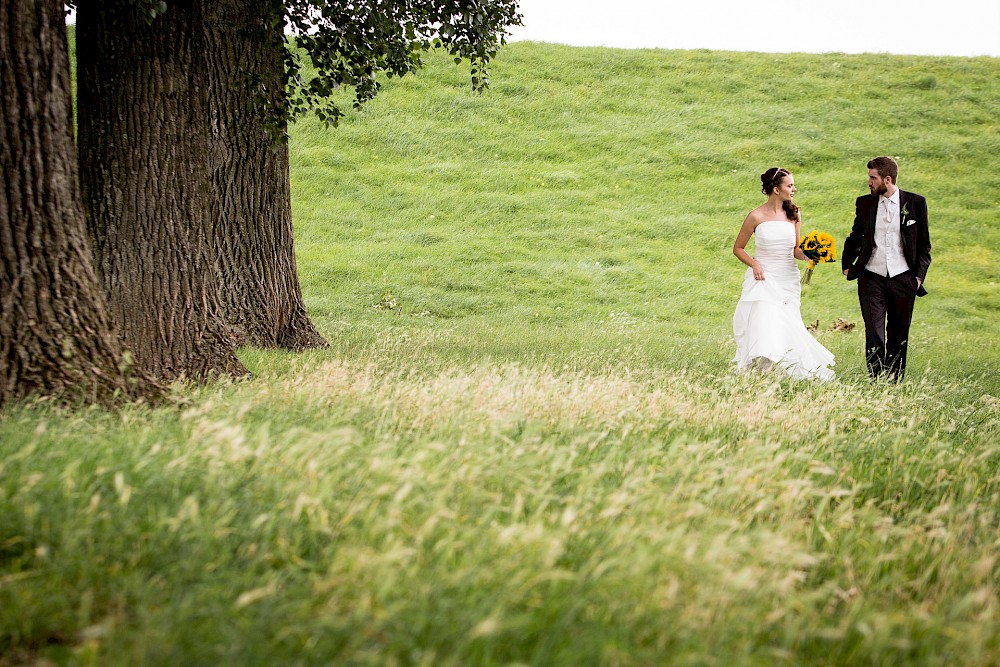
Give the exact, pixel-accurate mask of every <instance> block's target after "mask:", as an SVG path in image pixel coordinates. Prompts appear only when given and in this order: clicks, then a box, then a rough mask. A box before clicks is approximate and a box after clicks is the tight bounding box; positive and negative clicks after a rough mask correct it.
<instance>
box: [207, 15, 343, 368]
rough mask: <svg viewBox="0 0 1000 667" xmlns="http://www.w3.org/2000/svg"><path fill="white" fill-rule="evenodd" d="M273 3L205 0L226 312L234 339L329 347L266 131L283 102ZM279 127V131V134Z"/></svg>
mask: <svg viewBox="0 0 1000 667" xmlns="http://www.w3.org/2000/svg"><path fill="white" fill-rule="evenodd" d="M282 9H283V8H282V4H281V2H280V1H279V0H270V1H268V0H206V11H207V17H206V18H207V26H208V38H209V44H208V48H207V52H208V54H209V68H208V73H209V88H208V89H209V101H210V104H211V119H212V143H211V167H212V181H213V184H214V191H215V200H214V208H213V211H212V213H213V215H212V222H213V227H212V234H211V237H210V238H211V240H212V243H213V246H214V250H215V252H216V270H217V273H218V277H219V281H220V283H221V284H222V285H225V289H224V290H223V292H222V296H221V299H222V306H223V319H224V320H225V322H226V324H227V326H228V327H229V328H230V331H231V332H232V334H233V336H234V340H235V341H236V344H238V345H254V346H257V347H283V348H288V349H292V350H303V349H307V348H315V347H326V346H327V343H326V341H325V340H324V339H323V337H322V336H320V334H319V332H318V331H316V328H315V327H314V326H313V324H312V322H311V321H310V319H309V316H308V315H307V314H306V309H305V304H304V303H303V301H302V290H301V288H300V286H299V278H298V272H297V269H296V265H295V250H294V247H293V243H292V209H291V195H290V191H289V178H288V144H287V143H286V142H284V141H281V142H278V141H276V140H275V132H273V131H269V129H268V125H267V121H268V107H269V106H270V107H274V106H279V107H281V106H283V105H284V89H285V73H284V61H283V52H284V51H283V50H284V35H283V34H282V31H281V23H280V22H279V21H277V19H278V18H280V17H281V12H282ZM279 134H280V133H279Z"/></svg>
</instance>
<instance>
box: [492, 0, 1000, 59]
mask: <svg viewBox="0 0 1000 667" xmlns="http://www.w3.org/2000/svg"><path fill="white" fill-rule="evenodd" d="M519 5H520V10H521V13H522V14H523V15H524V26H523V27H520V28H515V29H514V30H513V31H512V35H511V37H510V39H511V41H515V40H535V41H539V42H557V43H560V44H572V45H574V46H615V47H625V48H643V47H659V48H666V49H721V50H728V51H767V52H809V53H826V52H830V51H839V52H844V53H909V54H920V55H951V56H979V55H989V56H997V57H1000V0H896V1H895V2H878V1H877V0H876V1H873V0H790V1H783V2H766V1H765V2H760V1H754V0H700V1H698V0H694V1H692V0H520V2H519Z"/></svg>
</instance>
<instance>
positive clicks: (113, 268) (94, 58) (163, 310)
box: [77, 0, 246, 380]
mask: <svg viewBox="0 0 1000 667" xmlns="http://www.w3.org/2000/svg"><path fill="white" fill-rule="evenodd" d="M205 46H206V45H205V39H204V16H203V11H202V3H201V0H171V1H170V2H169V3H168V5H167V10H166V11H165V12H164V13H162V14H159V15H158V16H157V17H156V18H155V19H153V20H152V21H151V22H150V21H148V20H146V19H145V18H144V17H143V16H142V15H140V13H139V10H138V9H137V8H136V7H135V3H134V2H130V1H129V0H89V2H86V3H84V2H81V3H80V5H79V8H78V13H77V62H78V71H79V85H78V98H79V105H80V109H79V125H80V165H81V182H82V187H83V201H84V208H85V210H86V213H87V227H88V231H89V232H90V235H91V237H92V239H93V240H94V247H95V253H96V255H97V270H98V272H99V274H100V276H101V279H102V281H103V284H104V288H105V291H106V293H107V295H108V299H109V302H110V308H111V315H112V317H113V319H114V322H115V324H116V325H117V326H118V328H119V330H120V331H121V332H122V336H123V338H124V341H125V343H126V345H127V346H128V347H129V348H130V349H132V350H133V351H134V352H135V355H136V359H137V361H138V362H139V364H140V365H141V367H142V368H145V369H148V370H149V372H150V373H152V374H153V375H155V376H156V377H159V378H163V379H165V380H172V379H174V378H177V377H185V376H186V377H190V378H195V379H201V378H205V377H207V376H210V375H212V374H216V373H226V374H234V375H243V374H245V373H246V369H245V368H244V367H243V365H242V364H241V363H240V362H239V361H238V360H237V359H236V357H235V355H234V354H233V348H232V345H231V343H230V341H229V340H228V338H227V332H226V329H225V326H224V324H223V322H222V320H221V319H220V313H221V308H220V302H219V284H218V281H217V278H216V275H215V270H214V257H213V255H212V252H211V244H210V243H209V234H210V233H211V229H212V225H211V210H212V193H211V187H212V185H211V172H210V170H209V164H208V142H209V126H208V110H209V106H208V87H207V80H208V79H207V69H206V67H207V55H206V52H205Z"/></svg>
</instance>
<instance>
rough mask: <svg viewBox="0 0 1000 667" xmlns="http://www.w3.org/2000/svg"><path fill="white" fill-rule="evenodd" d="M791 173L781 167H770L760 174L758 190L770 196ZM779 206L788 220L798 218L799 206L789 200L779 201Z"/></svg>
mask: <svg viewBox="0 0 1000 667" xmlns="http://www.w3.org/2000/svg"><path fill="white" fill-rule="evenodd" d="M789 174H791V172H790V171H788V170H787V169H782V168H781V167H771V168H770V169H768V170H767V171H765V172H764V173H763V174H761V175H760V191H761V192H763V193H764V194H765V195H767V196H769V197H770V196H771V193H772V192H774V189H775V188H777V187H780V186H781V183H782V182H783V181H784V180H785V176H788V175H789ZM781 208H782V209H783V210H784V211H785V215H787V216H788V219H789V220H798V219H799V207H798V206H796V205H795V204H793V203H792V202H790V201H783V202H781Z"/></svg>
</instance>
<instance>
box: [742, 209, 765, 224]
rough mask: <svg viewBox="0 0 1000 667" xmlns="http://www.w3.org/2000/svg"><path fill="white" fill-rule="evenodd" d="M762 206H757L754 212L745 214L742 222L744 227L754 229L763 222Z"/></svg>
mask: <svg viewBox="0 0 1000 667" xmlns="http://www.w3.org/2000/svg"><path fill="white" fill-rule="evenodd" d="M762 209H763V207H762V206H758V207H757V208H755V209H754V210H752V211H750V212H749V213H747V217H746V219H745V220H744V221H743V224H744V225H750V226H751V227H756V226H757V225H759V224H760V223H762V222H764V211H763V210H762Z"/></svg>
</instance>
